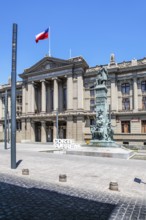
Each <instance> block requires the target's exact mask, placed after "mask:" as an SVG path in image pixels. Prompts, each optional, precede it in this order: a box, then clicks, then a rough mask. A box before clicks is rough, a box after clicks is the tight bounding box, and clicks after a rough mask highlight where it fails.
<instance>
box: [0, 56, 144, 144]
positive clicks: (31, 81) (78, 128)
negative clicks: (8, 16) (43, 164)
mask: <svg viewBox="0 0 146 220" xmlns="http://www.w3.org/2000/svg"><path fill="white" fill-rule="evenodd" d="M104 67H107V69H108V73H109V78H108V82H107V89H108V93H107V102H108V105H110V106H111V122H112V126H113V129H114V132H115V134H114V139H115V141H117V142H118V143H124V144H132V145H146V58H143V59H141V60H135V59H134V60H132V61H128V62H122V63H116V62H115V57H114V55H113V54H112V55H111V58H110V63H109V64H108V65H104ZM100 68H101V67H100V66H98V65H97V66H95V67H89V66H88V64H87V62H86V61H85V60H84V59H83V58H82V57H75V58H71V59H69V60H62V59H57V58H53V57H48V56H46V57H44V58H43V59H42V60H40V61H39V62H38V63H36V64H35V65H33V66H32V67H30V68H28V69H25V70H24V72H23V73H22V74H20V75H19V76H20V77H21V78H22V81H21V82H17V100H16V103H17V106H16V109H17V126H16V127H17V133H16V134H17V142H43V143H45V142H52V141H53V139H54V138H56V137H57V127H58V137H59V138H70V139H74V140H76V141H77V142H79V143H83V142H85V141H86V142H89V140H90V139H91V133H90V125H92V124H93V123H94V119H95V111H94V105H95V96H94V86H95V80H96V73H97V71H98V70H99V69H100ZM6 90H7V91H8V113H9V129H7V130H9V131H10V129H11V126H10V121H11V120H10V118H11V115H10V113H11V111H10V109H11V98H10V94H11V85H10V83H8V84H6V85H1V86H0V141H2V140H3V139H4V108H5V100H4V94H5V91H6ZM57 121H58V126H57Z"/></svg>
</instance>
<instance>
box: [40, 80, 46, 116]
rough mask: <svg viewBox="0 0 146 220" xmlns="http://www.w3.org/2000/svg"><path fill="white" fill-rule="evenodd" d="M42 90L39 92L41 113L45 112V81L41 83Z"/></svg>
mask: <svg viewBox="0 0 146 220" xmlns="http://www.w3.org/2000/svg"><path fill="white" fill-rule="evenodd" d="M41 83H42V90H41V101H42V102H41V105H42V106H41V112H46V83H45V80H43V81H42V82H41Z"/></svg>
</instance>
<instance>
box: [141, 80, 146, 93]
mask: <svg viewBox="0 0 146 220" xmlns="http://www.w3.org/2000/svg"><path fill="white" fill-rule="evenodd" d="M141 90H142V92H146V81H142V82H141Z"/></svg>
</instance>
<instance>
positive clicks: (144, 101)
mask: <svg viewBox="0 0 146 220" xmlns="http://www.w3.org/2000/svg"><path fill="white" fill-rule="evenodd" d="M142 109H143V110H146V97H143V98H142Z"/></svg>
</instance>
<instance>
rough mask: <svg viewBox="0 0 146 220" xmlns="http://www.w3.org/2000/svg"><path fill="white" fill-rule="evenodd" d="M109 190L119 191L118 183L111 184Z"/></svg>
mask: <svg viewBox="0 0 146 220" xmlns="http://www.w3.org/2000/svg"><path fill="white" fill-rule="evenodd" d="M109 189H110V190H113V191H118V183H117V182H110V184H109Z"/></svg>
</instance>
